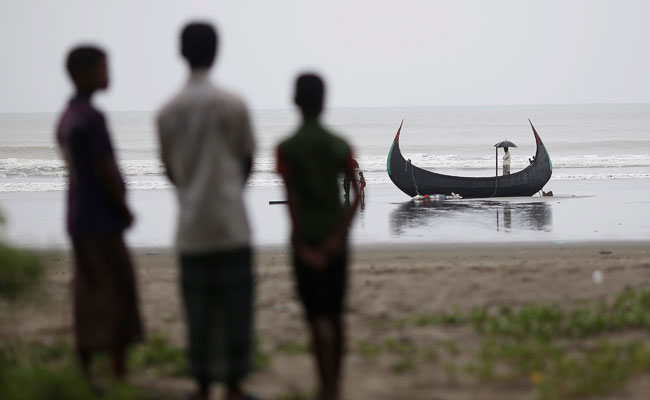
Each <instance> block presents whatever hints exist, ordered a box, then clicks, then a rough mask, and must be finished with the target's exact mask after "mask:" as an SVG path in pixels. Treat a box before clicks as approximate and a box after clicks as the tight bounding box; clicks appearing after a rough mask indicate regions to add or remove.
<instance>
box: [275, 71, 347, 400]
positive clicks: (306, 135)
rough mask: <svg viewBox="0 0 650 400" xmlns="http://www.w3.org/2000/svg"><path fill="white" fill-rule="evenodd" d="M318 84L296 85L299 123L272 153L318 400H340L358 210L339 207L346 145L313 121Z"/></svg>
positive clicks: (309, 78)
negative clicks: (352, 232) (351, 238)
mask: <svg viewBox="0 0 650 400" xmlns="http://www.w3.org/2000/svg"><path fill="white" fill-rule="evenodd" d="M324 92H325V88H324V84H323V81H322V80H321V79H320V78H319V77H318V76H317V75H313V74H305V75H301V76H300V77H298V80H297V81H296V94H295V103H296V104H297V105H298V107H299V108H300V111H301V112H302V117H303V119H302V124H301V125H300V127H299V128H298V129H297V131H296V132H295V133H294V134H293V136H291V137H290V138H288V139H286V140H284V141H283V142H282V143H280V145H279V146H278V149H277V160H278V167H277V168H278V172H279V173H280V174H281V175H282V177H283V179H284V182H285V186H286V191H287V198H288V201H289V212H290V216H291V222H292V233H291V242H292V244H293V263H294V267H295V268H294V272H295V278H296V284H297V290H298V295H299V297H300V299H301V301H302V304H303V306H304V309H305V314H306V318H307V321H308V324H309V329H310V332H311V337H312V345H313V346H312V347H313V350H314V353H315V356H316V362H317V367H318V373H319V378H320V395H319V399H323V400H333V399H339V398H340V384H339V382H340V377H341V367H342V360H343V353H344V326H343V306H344V298H345V292H346V282H347V264H348V250H347V241H348V229H349V226H350V222H351V220H352V218H353V216H354V213H355V211H356V209H357V206H358V205H359V188H358V186H357V184H356V180H354V179H353V180H352V182H353V185H352V189H353V192H354V200H353V202H352V204H351V205H350V206H349V207H344V206H343V205H342V204H341V199H340V192H339V184H338V177H339V176H340V175H341V174H347V175H349V176H354V167H353V161H352V152H351V149H350V147H349V146H348V144H347V143H346V142H345V141H344V140H343V139H341V138H339V137H338V136H335V135H333V134H332V133H330V132H329V130H327V129H326V128H325V127H323V126H322V125H321V123H320V121H319V117H320V114H321V111H322V109H323V100H324Z"/></svg>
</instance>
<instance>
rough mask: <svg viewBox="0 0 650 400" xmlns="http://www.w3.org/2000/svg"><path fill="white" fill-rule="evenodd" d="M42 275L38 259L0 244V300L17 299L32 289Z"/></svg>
mask: <svg viewBox="0 0 650 400" xmlns="http://www.w3.org/2000/svg"><path fill="white" fill-rule="evenodd" d="M42 275H43V267H42V265H41V263H40V260H39V259H38V257H36V256H35V255H33V254H30V253H28V252H25V251H22V250H18V249H15V248H13V247H10V246H7V245H5V244H3V243H0V298H3V299H7V300H16V299H18V298H19V297H20V296H22V295H24V294H26V293H27V292H28V291H29V290H30V289H32V288H34V287H35V286H36V285H37V284H38V283H39V281H40V278H41V277H42Z"/></svg>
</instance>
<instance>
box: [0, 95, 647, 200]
mask: <svg viewBox="0 0 650 400" xmlns="http://www.w3.org/2000/svg"><path fill="white" fill-rule="evenodd" d="M107 115H108V123H109V129H110V131H111V133H112V135H113V140H114V145H115V148H116V154H117V157H118V159H119V165H120V167H121V169H122V173H123V174H124V176H125V179H126V181H127V183H128V185H129V188H131V189H144V190H155V189H162V188H169V187H170V186H169V182H168V181H167V180H166V178H165V177H164V174H163V168H162V165H161V163H160V160H159V157H158V141H157V137H156V130H155V123H154V114H153V113H150V112H115V113H111V112H109V113H107ZM57 118H58V117H57V115H56V114H53V113H49V114H46V113H42V114H0V193H2V192H11V191H25V192H37V191H52V190H64V189H65V177H66V169H65V166H64V165H63V162H62V161H61V157H60V156H59V153H58V151H57V148H56V145H55V140H54V131H55V128H56V122H57ZM252 118H253V123H254V128H255V135H256V137H257V143H258V149H257V153H256V157H255V163H254V170H253V171H254V174H253V176H252V177H251V180H250V181H249V183H248V184H249V185H251V186H277V185H280V184H281V181H280V179H279V177H278V176H277V175H276V174H275V172H274V171H275V158H274V148H275V146H276V145H277V143H278V142H279V141H280V140H281V139H282V138H283V137H285V136H287V135H289V134H290V133H291V132H292V131H293V130H294V129H295V127H296V124H297V123H298V119H297V115H296V112H294V111H292V110H260V111H254V112H252ZM324 119H325V123H326V124H327V125H328V126H329V127H330V128H331V129H332V130H333V131H335V132H337V133H339V134H340V135H341V136H343V137H345V138H346V139H348V141H349V142H350V143H351V144H352V145H353V147H354V152H355V157H356V158H357V160H358V162H359V165H360V166H361V169H362V170H363V171H364V174H365V176H366V180H367V182H368V184H369V185H372V184H376V183H388V182H390V180H389V178H388V175H387V174H386V157H387V155H388V151H389V149H390V146H391V143H392V141H393V138H394V136H395V134H396V132H397V129H398V127H399V125H400V123H401V121H402V120H403V121H404V125H403V128H402V134H401V139H400V144H401V149H402V153H403V154H404V157H405V158H410V159H411V160H412V162H413V164H415V165H417V166H419V167H421V168H425V169H429V170H433V171H436V172H440V173H444V174H451V175H462V176H493V175H494V173H495V158H497V157H498V158H499V162H500V158H501V157H502V155H503V154H502V153H499V154H498V155H495V148H494V147H493V146H494V144H495V143H497V142H499V141H501V140H506V139H507V140H510V141H512V142H514V143H515V144H516V145H517V148H516V149H512V167H511V169H512V171H517V170H519V169H523V168H525V167H526V165H528V158H530V157H532V156H533V155H534V154H535V140H534V137H533V135H532V130H531V128H530V125H529V122H528V120H529V119H530V120H531V121H532V123H533V124H534V125H535V127H536V129H537V131H538V132H539V134H540V136H541V138H542V140H543V142H544V144H545V146H546V148H547V150H548V152H549V154H550V156H551V160H552V162H553V177H552V178H551V179H553V180H585V179H638V178H650V105H569V106H494V107H428V108H385V109H336V110H331V111H329V112H327V113H326V115H325V118H324ZM499 167H500V164H499Z"/></svg>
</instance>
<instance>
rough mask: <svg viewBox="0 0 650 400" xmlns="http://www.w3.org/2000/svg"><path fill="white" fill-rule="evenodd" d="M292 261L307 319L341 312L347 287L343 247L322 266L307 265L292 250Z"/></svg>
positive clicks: (345, 255)
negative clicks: (341, 251)
mask: <svg viewBox="0 0 650 400" xmlns="http://www.w3.org/2000/svg"><path fill="white" fill-rule="evenodd" d="M293 265H294V273H295V276H296V288H297V292H298V296H299V297H300V300H301V301H302V304H303V306H304V307H305V313H306V315H307V319H309V320H313V319H314V318H317V317H321V316H328V317H333V316H339V315H341V314H342V313H343V308H344V305H345V292H346V287H347V275H348V255H347V251H345V252H343V254H341V255H340V256H338V257H336V258H334V259H332V261H331V262H330V263H329V264H328V265H327V266H326V267H325V268H320V269H317V268H312V267H309V266H307V265H305V264H304V263H303V262H302V261H301V260H300V259H298V257H296V255H295V254H294V256H293Z"/></svg>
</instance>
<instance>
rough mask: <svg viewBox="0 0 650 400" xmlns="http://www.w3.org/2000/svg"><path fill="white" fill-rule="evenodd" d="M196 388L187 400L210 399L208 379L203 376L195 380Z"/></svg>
mask: <svg viewBox="0 0 650 400" xmlns="http://www.w3.org/2000/svg"><path fill="white" fill-rule="evenodd" d="M196 385H197V390H196V392H195V393H194V394H192V395H191V396H190V397H188V400H209V399H210V381H209V380H207V379H203V378H197V380H196Z"/></svg>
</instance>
